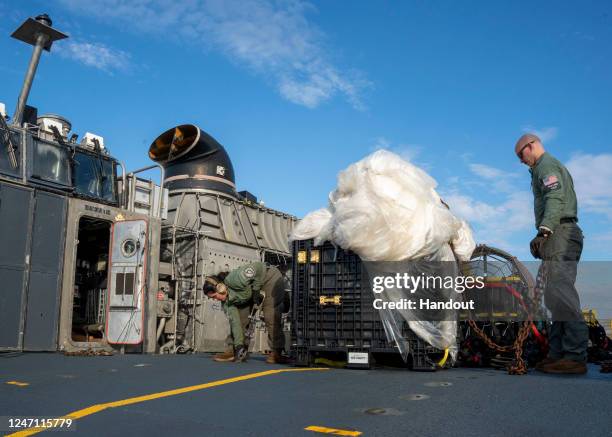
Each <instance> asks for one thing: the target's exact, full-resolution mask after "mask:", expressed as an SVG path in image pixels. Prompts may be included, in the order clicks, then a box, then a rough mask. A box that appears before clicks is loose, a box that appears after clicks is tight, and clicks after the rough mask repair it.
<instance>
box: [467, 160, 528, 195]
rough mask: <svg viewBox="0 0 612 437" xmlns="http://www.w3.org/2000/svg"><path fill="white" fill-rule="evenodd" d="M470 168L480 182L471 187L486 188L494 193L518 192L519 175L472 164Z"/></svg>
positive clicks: (471, 183)
mask: <svg viewBox="0 0 612 437" xmlns="http://www.w3.org/2000/svg"><path fill="white" fill-rule="evenodd" d="M468 167H469V169H470V171H471V172H472V173H474V174H475V175H476V176H478V178H479V180H478V181H476V182H470V185H479V186H481V187H486V188H487V189H488V190H489V191H492V192H494V193H512V192H514V191H516V185H517V178H518V176H519V175H518V174H517V173H513V172H509V171H506V170H501V169H498V168H495V167H491V166H489V165H485V164H475V163H470V164H468Z"/></svg>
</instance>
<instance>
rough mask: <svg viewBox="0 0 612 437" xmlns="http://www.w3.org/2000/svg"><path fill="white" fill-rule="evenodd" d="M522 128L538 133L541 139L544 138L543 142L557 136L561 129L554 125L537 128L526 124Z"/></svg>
mask: <svg viewBox="0 0 612 437" xmlns="http://www.w3.org/2000/svg"><path fill="white" fill-rule="evenodd" d="M522 130H523V132H525V133H532V134H536V135H537V136H538V137H540V140H542V143H544V144H546V143H547V142H548V141H552V140H554V139H555V138H557V134H558V133H559V129H558V128H556V127H554V126H551V127H544V128H541V129H536V128H535V127H533V126H525V127H524V128H523V129H522Z"/></svg>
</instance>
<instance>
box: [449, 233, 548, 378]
mask: <svg viewBox="0 0 612 437" xmlns="http://www.w3.org/2000/svg"><path fill="white" fill-rule="evenodd" d="M462 273H463V275H464V276H474V277H476V276H480V277H483V278H484V283H485V287H484V289H483V290H469V291H466V293H465V296H464V298H465V299H472V300H473V301H474V302H475V308H474V310H473V311H472V312H469V313H468V312H460V314H459V317H460V320H461V331H462V340H461V346H460V353H459V358H460V360H461V362H462V364H464V365H467V366H483V365H490V366H493V367H500V368H506V369H507V370H508V372H509V373H510V374H519V375H522V374H525V373H527V364H528V363H529V364H534V363H535V362H537V361H539V360H540V359H541V358H543V356H545V355H546V352H547V342H546V337H545V333H544V331H545V326H546V323H545V319H546V311H545V308H544V306H543V304H542V290H543V288H544V285H545V284H544V278H545V274H544V272H543V271H542V270H540V274H539V275H538V279H537V281H534V279H533V277H532V275H531V274H530V272H529V271H528V270H527V269H526V268H525V266H524V265H523V264H521V263H520V262H519V261H518V260H517V259H516V258H515V257H513V256H512V255H510V254H508V253H506V252H504V251H501V250H499V249H495V248H492V247H488V246H485V245H480V246H478V247H476V249H475V250H474V253H473V254H472V257H471V259H470V261H469V262H466V263H464V264H463V265H462ZM475 294H477V296H476V295H475Z"/></svg>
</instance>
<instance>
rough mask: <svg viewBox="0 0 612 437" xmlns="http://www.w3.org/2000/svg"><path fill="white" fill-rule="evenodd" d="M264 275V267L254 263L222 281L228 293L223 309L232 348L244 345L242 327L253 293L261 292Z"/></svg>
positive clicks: (230, 274)
mask: <svg viewBox="0 0 612 437" xmlns="http://www.w3.org/2000/svg"><path fill="white" fill-rule="evenodd" d="M265 274H266V266H265V265H264V264H263V263H261V262H254V263H250V264H246V265H243V266H240V267H238V268H236V269H234V270H232V271H231V272H230V273H229V274H228V275H227V276H226V277H225V280H224V281H223V283H224V284H225V285H226V286H227V293H228V298H227V300H226V301H225V302H223V308H224V310H225V314H227V318H228V321H229V325H230V332H231V337H232V338H231V342H232V344H233V346H234V347H239V346H244V345H245V344H244V342H245V339H244V326H245V325H246V323H248V313H249V309H248V308H249V307H250V304H251V299H252V297H253V293H257V292H259V290H261V286H262V283H263V279H264V277H265ZM241 316H242V317H241ZM246 346H248V345H246Z"/></svg>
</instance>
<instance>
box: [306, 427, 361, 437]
mask: <svg viewBox="0 0 612 437" xmlns="http://www.w3.org/2000/svg"><path fill="white" fill-rule="evenodd" d="M304 429H305V430H306V431H313V432H320V433H322V434H333V435H346V436H358V435H361V432H360V431H349V430H347V429H335V428H326V427H324V426H314V425H312V426H308V427H306V428H304Z"/></svg>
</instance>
